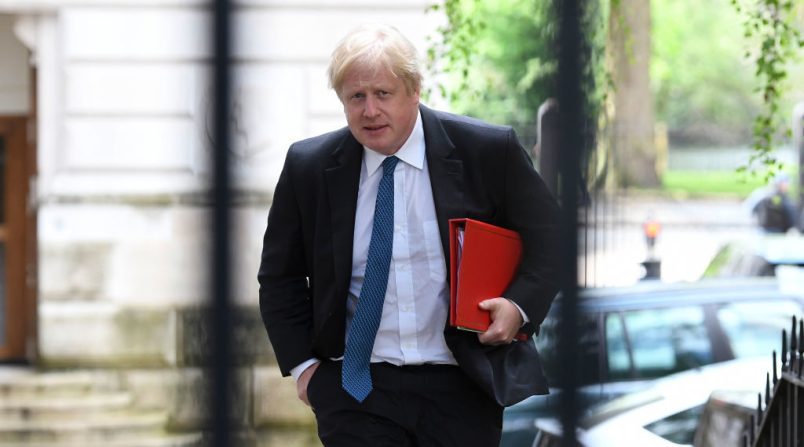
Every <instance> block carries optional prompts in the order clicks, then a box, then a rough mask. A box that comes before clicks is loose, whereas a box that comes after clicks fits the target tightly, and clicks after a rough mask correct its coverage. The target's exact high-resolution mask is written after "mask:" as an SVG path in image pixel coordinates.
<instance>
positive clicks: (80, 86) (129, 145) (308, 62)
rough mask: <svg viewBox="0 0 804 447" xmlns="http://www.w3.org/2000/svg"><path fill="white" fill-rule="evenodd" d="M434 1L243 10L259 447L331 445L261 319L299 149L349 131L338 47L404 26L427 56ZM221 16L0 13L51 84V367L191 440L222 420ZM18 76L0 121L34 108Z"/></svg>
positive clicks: (43, 342)
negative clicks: (277, 219) (215, 406)
mask: <svg viewBox="0 0 804 447" xmlns="http://www.w3.org/2000/svg"><path fill="white" fill-rule="evenodd" d="M430 3H431V2H429V1H426V0H391V1H384V2H376V1H373V0H371V1H369V0H303V1H299V0H240V1H238V2H237V7H236V8H235V12H234V26H233V28H232V29H233V30H234V32H235V36H234V37H235V47H234V57H233V67H234V70H235V85H234V86H233V99H232V100H233V104H232V110H233V115H232V124H233V130H234V143H235V144H234V149H233V156H234V168H235V172H234V174H235V175H234V181H235V190H236V193H237V197H236V203H237V206H236V209H235V215H234V217H235V220H234V223H235V229H234V231H233V239H234V244H235V247H234V249H233V253H234V255H235V258H234V259H233V266H232V268H233V272H234V274H235V277H234V281H233V282H234V287H233V291H232V301H233V302H234V303H235V304H236V305H237V306H239V307H238V308H239V312H238V313H237V315H238V324H237V325H236V326H235V327H234V328H233V330H234V331H235V333H234V337H235V340H237V344H238V346H240V347H241V348H243V349H241V350H240V351H239V352H238V353H237V356H236V361H235V363H234V365H233V367H234V368H236V371H237V377H238V378H239V380H238V384H237V385H236V386H234V387H233V393H235V394H236V399H235V402H236V408H235V417H236V420H237V422H238V424H240V425H241V426H242V427H244V428H245V429H247V431H248V432H250V433H253V434H254V436H255V439H257V440H258V441H259V444H260V445H266V446H267V445H299V446H307V445H316V444H317V441H316V440H315V436H314V433H313V432H312V431H311V429H312V427H313V419H312V413H311V411H310V410H309V409H308V408H307V407H305V406H304V405H302V404H301V403H300V402H299V401H298V399H297V398H296V395H295V394H296V393H295V385H294V383H293V380H292V379H289V378H284V379H283V378H281V377H280V374H279V372H278V369H277V367H276V366H275V364H274V363H273V362H274V359H273V355H272V353H271V351H270V344H269V343H268V340H267V336H266V335H265V331H264V329H263V327H262V323H261V322H260V320H259V313H258V310H257V284H256V272H257V267H258V264H259V256H260V249H261V242H262V232H263V231H264V226H265V220H266V216H267V212H268V209H269V207H270V200H271V194H272V190H273V187H274V185H275V183H276V180H277V177H278V174H279V171H280V169H281V166H282V163H283V161H284V154H285V151H286V150H287V147H288V146H289V144H290V143H292V142H293V141H296V140H299V139H301V138H306V137H309V136H313V135H315V134H318V133H321V132H325V131H328V130H332V129H334V128H337V127H341V126H343V125H344V124H345V120H344V118H343V114H342V108H341V105H340V103H339V102H338V100H337V98H336V97H335V95H334V93H333V92H332V91H331V90H329V89H328V87H327V81H326V77H325V68H326V64H327V61H328V57H329V53H330V51H331V50H332V48H333V47H334V44H335V42H336V41H337V39H339V38H340V37H341V36H342V35H343V34H344V33H345V32H346V31H347V30H348V29H350V28H352V27H354V26H356V25H358V24H360V23H366V22H381V23H389V24H392V25H395V26H397V27H398V28H400V29H401V30H402V31H403V32H404V33H405V34H407V35H408V36H409V37H410V38H411V39H412V40H413V41H414V43H415V44H416V45H417V46H418V48H419V49H420V50H421V52H422V54H424V51H425V49H426V42H427V40H426V36H427V35H428V34H429V33H431V32H432V31H433V30H434V29H435V26H436V25H437V24H439V23H441V22H442V20H441V18H440V17H439V16H438V15H437V14H425V9H426V7H427V6H428V5H429V4H430ZM207 4H208V2H206V1H205V0H25V1H20V0H0V14H2V15H0V29H1V30H4V31H3V33H2V34H0V53H3V52H7V51H6V50H7V49H8V48H12V49H13V48H14V47H13V45H12V46H9V45H8V44H9V43H14V44H15V45H16V48H17V49H16V50H14V51H17V53H20V51H18V50H19V43H20V42H22V43H24V44H25V46H26V47H27V49H28V51H30V61H31V63H33V64H34V65H35V67H36V70H37V71H36V72H37V78H36V85H35V89H36V93H37V104H36V110H37V122H36V124H37V127H36V129H37V138H36V140H37V154H38V178H36V179H35V182H34V183H35V186H36V191H37V193H36V198H37V201H36V204H35V205H36V209H37V212H38V219H39V225H38V241H39V243H38V245H39V278H38V290H39V296H38V313H39V318H38V327H39V334H38V343H39V358H38V363H39V364H38V365H37V366H39V367H41V368H45V369H86V368H91V369H93V370H94V371H97V372H98V373H106V374H110V375H112V376H114V377H116V378H117V379H118V380H120V381H121V383H122V384H123V385H124V387H125V388H127V389H129V390H131V391H132V393H133V395H134V396H135V402H134V403H135V405H137V406H140V407H143V408H167V409H168V410H169V413H170V421H171V422H170V424H171V427H172V428H174V429H176V430H195V429H198V428H199V427H203V425H204V418H205V417H206V416H205V415H206V414H207V412H206V411H205V410H206V409H205V407H204V402H205V400H204V396H205V394H204V392H205V390H206V389H207V388H208V382H207V379H206V378H205V374H204V372H203V368H202V365H203V363H202V360H203V353H204V350H205V340H206V338H205V331H204V329H203V325H202V324H201V321H202V318H201V311H200V309H201V308H202V307H203V305H204V302H205V300H206V297H207V291H208V289H209V283H210V274H209V268H208V265H209V262H208V253H209V250H208V247H209V244H208V239H209V227H208V225H207V221H208V220H207V218H208V212H209V209H208V201H207V199H206V198H205V194H206V191H207V187H208V181H209V173H210V169H209V162H208V158H209V155H210V149H209V148H210V147H211V145H212V144H214V143H213V142H211V141H210V137H209V135H210V123H211V104H210V96H211V92H212V88H211V83H210V78H209V62H210V60H211V52H210V45H209V44H210V42H211V31H210V23H211V22H210V17H209V15H208V13H209V9H208V8H207ZM12 29H13V31H12ZM12 32H13V34H14V36H13V37H9V36H10V35H11V34H12ZM7 35H8V36H7ZM11 39H16V40H17V42H12V40H11ZM3 54H5V53H3ZM15 54H16V53H15ZM21 54H22V55H23V56H25V55H24V52H23V53H21ZM17 56H19V54H18V55H17ZM4 60H7V59H5V58H4ZM8 60H10V59H8ZM15 60H18V62H17V64H16V65H15V68H16V70H12V71H8V70H6V71H8V73H10V74H9V76H5V77H3V76H0V110H6V109H8V107H5V106H6V105H9V107H12V108H13V107H16V109H15V110H23V109H25V110H27V109H28V106H29V105H28V104H25V101H26V100H27V98H28V91H27V90H28V84H27V83H26V82H27V81H26V79H27V78H25V76H23V75H22V73H27V68H28V67H25V66H23V65H24V62H23V61H24V58H23V57H22V56H20V57H16V59H15ZM9 98H10V99H9ZM4 107H5V108H4ZM9 110H10V109H9ZM25 110H23V111H25Z"/></svg>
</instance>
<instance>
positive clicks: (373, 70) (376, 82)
mask: <svg viewBox="0 0 804 447" xmlns="http://www.w3.org/2000/svg"><path fill="white" fill-rule="evenodd" d="M343 81H344V82H343V86H344V88H347V89H348V88H366V87H374V86H386V87H387V86H393V85H397V84H402V79H400V78H399V77H398V76H396V75H395V74H394V73H393V72H392V71H391V70H390V69H389V68H388V67H386V66H385V65H382V64H381V65H376V66H367V65H355V66H353V67H351V68H349V69H348V70H347V71H346V73H345V76H344V78H343Z"/></svg>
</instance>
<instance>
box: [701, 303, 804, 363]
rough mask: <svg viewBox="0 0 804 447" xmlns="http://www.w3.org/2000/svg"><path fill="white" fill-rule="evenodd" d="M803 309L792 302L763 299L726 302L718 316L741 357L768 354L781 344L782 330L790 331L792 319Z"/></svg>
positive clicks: (735, 351) (734, 348) (719, 309)
mask: <svg viewBox="0 0 804 447" xmlns="http://www.w3.org/2000/svg"><path fill="white" fill-rule="evenodd" d="M800 312H801V308H800V307H799V306H798V304H796V303H794V302H792V301H770V300H769V301H761V302H759V301H758V302H743V303H730V304H725V305H723V306H721V307H720V308H718V310H717V318H718V320H719V321H720V324H721V327H723V331H724V332H725V333H726V335H727V336H728V339H729V343H730V345H731V349H732V352H734V356H735V357H737V358H740V357H751V356H760V355H768V353H769V352H770V350H771V349H774V348H776V349H777V350H778V349H779V348H780V347H781V343H782V341H781V333H782V329H787V330H788V331H789V330H790V327H791V318H792V317H793V315H798V314H799V313H800Z"/></svg>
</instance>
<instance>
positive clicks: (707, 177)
mask: <svg viewBox="0 0 804 447" xmlns="http://www.w3.org/2000/svg"><path fill="white" fill-rule="evenodd" d="M765 184H766V182H765V181H764V180H763V179H760V178H756V177H748V178H747V177H746V176H743V175H741V174H739V173H737V172H735V171H733V170H725V171H679V170H671V171H665V173H664V174H663V175H662V189H663V190H665V191H666V192H669V193H671V194H676V195H681V196H687V197H703V196H712V195H716V196H717V195H720V196H729V197H740V198H742V197H747V196H748V195H749V194H750V193H751V191H753V190H755V189H757V188H759V187H762V186H764V185H765Z"/></svg>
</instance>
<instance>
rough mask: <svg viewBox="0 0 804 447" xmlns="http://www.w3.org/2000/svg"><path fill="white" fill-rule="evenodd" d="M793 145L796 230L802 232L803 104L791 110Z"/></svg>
mask: <svg viewBox="0 0 804 447" xmlns="http://www.w3.org/2000/svg"><path fill="white" fill-rule="evenodd" d="M792 131H793V144H794V146H795V148H796V150H797V152H798V201H797V203H796V205H797V207H796V209H797V210H798V229H799V230H804V218H802V217H803V216H802V215H804V102H800V103H798V104H797V105H796V106H795V107H794V108H793V123H792Z"/></svg>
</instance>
